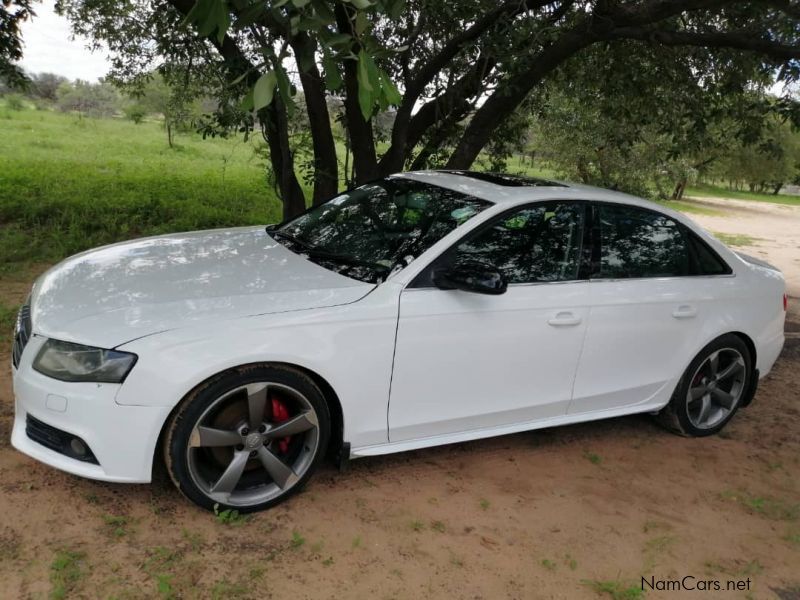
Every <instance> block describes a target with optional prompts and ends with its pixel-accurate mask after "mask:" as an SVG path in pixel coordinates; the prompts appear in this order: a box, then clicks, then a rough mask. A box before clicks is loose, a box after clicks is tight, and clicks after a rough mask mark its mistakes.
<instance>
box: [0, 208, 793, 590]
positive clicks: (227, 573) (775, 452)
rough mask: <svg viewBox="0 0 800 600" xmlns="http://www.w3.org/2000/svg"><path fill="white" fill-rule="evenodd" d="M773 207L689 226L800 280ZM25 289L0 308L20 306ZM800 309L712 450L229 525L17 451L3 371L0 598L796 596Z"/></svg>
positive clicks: (394, 466)
mask: <svg viewBox="0 0 800 600" xmlns="http://www.w3.org/2000/svg"><path fill="white" fill-rule="evenodd" d="M772 210H773V209H772V208H771V207H770V208H769V209H768V210H767V211H760V212H761V213H764V212H766V213H767V214H766V215H763V214H762V216H753V215H752V214H751V213H749V212H746V211H745V207H741V208H740V207H738V204H737V208H736V210H735V211H733V212H732V216H731V217H729V218H728V219H723V218H719V217H714V218H704V217H701V218H699V219H698V221H700V222H702V223H703V224H704V225H706V226H708V227H709V228H711V229H713V230H714V231H729V232H731V233H748V234H750V235H753V236H756V237H760V238H765V239H770V240H773V241H770V242H769V243H767V242H759V246H757V247H756V248H754V250H756V252H765V253H766V254H767V256H768V258H769V259H770V260H771V261H772V262H774V263H776V264H778V265H780V266H782V267H784V268H787V265H788V266H789V267H792V265H794V266H795V268H796V265H797V259H798V258H800V253H798V252H797V247H798V245H797V244H796V243H795V245H794V254H792V252H791V249H789V250H786V247H785V246H783V244H790V243H791V242H790V241H789V240H790V239H794V240H795V241H796V239H797V238H796V237H795V238H792V236H796V235H797V232H800V228H798V226H797V222H795V223H794V225H793V227H794V230H792V228H791V227H789V226H788V225H787V226H786V227H785V228H784V227H783V226H781V228H779V229H778V228H776V229H773V228H772V225H770V226H766V225H763V224H762V223H761V219H766V218H769V219H771V218H772V217H771V216H770V215H771V212H772ZM743 212H744V213H745V214H740V213H743ZM777 214H779V215H782V214H783V213H782V211H779V212H778V213H777ZM712 219H713V220H712ZM778 220H779V221H783V218H781V217H779V218H778ZM745 224H746V225H747V227H748V228H746V229H744V228H741V227H739V226H740V225H745ZM777 231H780V232H782V233H781V237H780V239H779V238H778V236H777V235H776V232H777ZM767 232H769V235H768V234H767ZM784 234H785V236H784ZM784 251H785V252H784ZM795 276H796V272H795ZM30 279H31V277H30V274H28V275H22V276H18V277H16V281H12V280H8V279H5V280H3V281H2V282H0V290H2V292H1V293H2V295H3V296H4V297H6V298H7V299H13V300H14V301H16V302H19V301H20V300H22V298H23V297H24V295H25V294H26V292H27V289H28V285H29V284H28V282H29V281H30ZM795 281H797V280H796V279H795ZM795 289H797V288H795ZM795 293H796V292H795ZM799 308H800V306H799V305H798V303H797V302H795V303H794V305H793V306H792V309H791V312H790V316H789V322H788V323H787V331H788V332H789V333H788V337H787V342H786V347H785V349H784V352H783V355H782V357H781V359H780V360H779V362H778V363H777V365H776V367H775V369H774V371H773V373H772V374H771V375H770V376H769V377H768V378H767V379H766V380H764V381H763V382H762V385H761V388H760V390H759V393H758V395H757V397H756V400H755V402H754V404H753V405H752V406H751V407H749V408H747V409H746V410H743V411H742V412H740V413H739V415H738V416H737V417H736V419H734V421H733V422H732V423H731V424H730V425H729V427H728V428H727V429H726V431H725V432H723V434H722V435H719V436H717V437H714V438H709V439H703V440H696V439H684V438H680V437H676V436H674V435H671V434H669V433H667V432H665V431H663V430H662V429H660V428H658V427H657V426H656V425H654V424H653V423H652V422H651V421H650V420H649V419H648V418H647V417H644V416H641V417H630V418H623V419H614V420H609V421H605V422H600V423H594V424H586V425H579V426H572V427H562V428H558V429H551V430H544V431H539V432H533V433H523V434H517V435H512V436H506V437H502V438H496V439H493V440H488V441H480V442H473V443H468V444H459V445H455V446H450V447H445V448H438V449H432V450H424V451H418V452H411V453H406V454H401V455H396V456H391V457H384V458H373V459H362V460H359V461H355V462H353V463H352V465H351V469H350V470H349V471H347V472H345V473H339V472H337V471H335V470H334V469H333V468H331V467H328V468H325V469H323V471H322V472H320V473H318V474H317V476H316V477H315V478H314V479H313V480H312V482H311V484H310V485H309V486H308V488H307V489H306V491H305V492H304V493H303V494H301V495H299V496H297V497H295V498H293V499H292V500H290V501H289V502H288V503H285V504H283V505H282V506H280V507H278V508H276V509H274V510H271V511H269V512H266V513H261V514H258V515H255V516H253V517H251V518H249V519H247V520H241V519H240V520H234V521H233V522H224V520H223V519H219V518H215V517H214V515H212V514H210V513H206V512H202V511H200V510H198V509H195V508H194V507H193V506H191V505H190V504H188V502H187V501H185V500H184V499H182V498H181V497H180V496H179V495H178V494H177V493H176V492H175V491H174V490H173V489H172V487H171V486H170V484H168V483H166V482H164V481H161V482H158V483H155V484H153V485H149V486H147V485H142V486H123V485H111V484H103V483H97V482H92V481H86V480H82V479H78V478H76V477H72V476H70V475H66V474H63V473H60V472H58V471H55V470H53V469H50V468H48V467H46V466H44V465H40V464H38V463H36V462H35V461H33V460H31V459H28V458H26V457H24V456H22V455H20V454H18V453H16V452H15V451H14V450H13V449H12V448H11V447H10V446H9V443H8V438H9V434H10V426H11V421H12V412H13V406H12V396H11V386H10V381H9V372H8V369H7V368H4V369H2V370H0V515H2V517H0V581H1V582H2V586H1V587H0V597H2V598H29V597H30V598H45V597H48V596H49V595H51V594H52V593H53V592H56V593H58V592H59V591H64V592H66V596H67V597H76V598H100V597H102V598H109V597H116V598H150V597H159V596H160V597H164V598H168V597H185V598H276V599H277V598H280V599H283V600H285V599H288V598H291V599H295V598H338V597H349V598H366V597H370V598H420V597H447V598H451V597H454V598H470V599H481V598H486V599H494V598H570V599H571V598H596V597H599V595H602V593H601V592H600V591H598V589H597V587H598V586H605V587H606V588H608V589H616V590H617V591H618V592H619V593H620V595H618V596H616V597H619V598H637V597H640V596H637V595H633V594H631V595H628V596H625V595H621V594H622V591H623V590H624V589H625V588H627V587H629V586H633V587H634V588H635V589H637V590H638V589H640V585H641V583H640V581H641V580H640V578H641V577H642V576H644V577H647V578H650V577H651V576H652V577H655V578H656V579H660V580H664V579H680V578H682V577H684V576H687V575H689V576H693V577H695V578H696V580H704V579H708V580H718V581H720V582H721V584H722V586H723V589H724V586H725V585H726V582H727V580H736V581H742V582H746V580H748V579H749V580H750V583H749V591H736V592H725V591H721V592H704V593H703V592H695V593H694V594H691V593H688V594H685V597H698V598H775V597H779V598H782V599H789V598H795V599H797V598H800V435H798V433H799V432H800V406H798V392H797V390H798V388H800V310H798V309H799ZM8 360H9V357H8V353H7V352H5V353H2V354H0V362H2V363H3V364H7V361H8ZM742 585H746V583H743V584H742ZM606 597H612V595H611V594H607V595H606ZM646 597H648V598H661V597H664V598H668V597H675V594H674V593H665V592H650V591H648V592H647V594H646ZM678 597H684V596H681V595H678Z"/></svg>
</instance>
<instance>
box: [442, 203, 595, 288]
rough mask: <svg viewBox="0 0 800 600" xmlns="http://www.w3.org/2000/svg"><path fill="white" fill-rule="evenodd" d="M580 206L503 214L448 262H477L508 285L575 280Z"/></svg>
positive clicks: (581, 218)
mask: <svg viewBox="0 0 800 600" xmlns="http://www.w3.org/2000/svg"><path fill="white" fill-rule="evenodd" d="M584 213H585V210H584V205H583V204H579V203H564V202H546V203H541V204H535V205H532V206H527V207H525V208H522V209H520V210H517V211H514V212H513V213H507V214H505V215H503V216H502V217H500V218H499V219H498V220H497V221H495V222H494V223H492V224H490V225H489V226H488V227H487V228H484V229H481V230H479V232H478V233H477V234H475V235H473V236H470V237H469V238H468V239H467V240H465V241H463V242H461V243H460V244H458V245H457V246H456V247H455V248H454V249H453V250H451V251H450V253H449V256H448V259H449V260H448V262H449V263H450V264H459V263H464V262H478V263H483V264H486V265H488V266H492V267H495V268H497V269H499V270H500V272H501V273H503V275H504V276H505V277H506V280H507V281H508V283H511V284H513V283H532V282H537V281H569V280H574V279H577V278H578V271H579V268H580V263H581V250H582V239H583V221H584Z"/></svg>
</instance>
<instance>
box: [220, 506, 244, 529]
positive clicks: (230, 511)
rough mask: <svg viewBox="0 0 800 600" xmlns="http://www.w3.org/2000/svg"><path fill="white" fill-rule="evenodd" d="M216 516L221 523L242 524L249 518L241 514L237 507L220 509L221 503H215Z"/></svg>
mask: <svg viewBox="0 0 800 600" xmlns="http://www.w3.org/2000/svg"><path fill="white" fill-rule="evenodd" d="M214 517H215V518H216V520H217V523H219V524H221V525H242V524H244V523H246V522H247V521H248V520H249V517H248V516H247V515H243V514H240V513H239V511H238V510H236V509H235V508H226V509H225V510H220V509H219V504H215V505H214Z"/></svg>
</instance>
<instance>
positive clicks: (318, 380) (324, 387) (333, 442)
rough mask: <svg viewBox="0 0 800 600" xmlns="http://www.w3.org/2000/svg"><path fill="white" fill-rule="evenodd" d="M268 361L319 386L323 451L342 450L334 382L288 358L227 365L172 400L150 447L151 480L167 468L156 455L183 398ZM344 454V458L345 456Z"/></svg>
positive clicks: (339, 406)
mask: <svg viewBox="0 0 800 600" xmlns="http://www.w3.org/2000/svg"><path fill="white" fill-rule="evenodd" d="M267 365H270V366H279V367H285V368H290V369H295V370H297V371H300V372H301V373H303V375H306V376H307V377H309V378H310V379H311V380H312V381H313V382H314V383H315V384H316V385H317V386H318V387H319V388H320V390H321V391H322V395H323V397H324V398H325V402H326V403H327V405H328V410H329V411H330V417H331V436H330V439H329V440H328V448H327V450H326V453H327V454H328V456H329V457H330V456H334V457H336V456H337V455H338V453H339V452H340V451H341V448H342V446H343V442H344V413H343V411H342V404H341V401H340V400H339V396H338V394H337V393H336V391H335V390H334V389H333V386H332V385H331V384H330V383H328V381H327V380H326V379H325V378H324V377H323V376H322V375H320V374H319V373H317V372H315V371H313V370H311V369H309V368H308V367H304V366H302V365H298V364H294V363H289V362H282V361H274V360H269V361H262V362H253V363H246V364H243V365H238V366H235V367H230V368H228V369H224V370H223V371H220V372H219V373H215V374H214V375H211V376H210V377H206V378H205V379H204V380H203V381H201V382H200V383H198V384H197V385H195V386H194V387H192V389H190V390H189V391H188V392H186V393H185V394H184V395H183V396H182V397H181V399H180V400H178V402H176V403H175V406H173V407H172V410H170V411H169V414H168V415H167V418H166V419H164V422H163V423H162V424H161V430H160V431H159V433H158V440H157V442H156V445H155V448H154V450H153V457H152V467H151V470H152V478H153V480H155V479H157V478H159V479H160V478H161V477H160V475H161V471H162V470H163V471H166V468H165V467H164V461H163V459H161V460H158V457H160V456H162V455H163V449H164V439H165V437H166V434H167V430H168V429H169V425H170V423H171V422H172V419H173V418H174V417H175V414H176V413H177V412H178V411H179V410H180V408H181V407H182V406H183V404H184V402H185V401H186V400H187V399H188V398H190V397H191V396H192V395H193V394H195V393H196V392H197V390H199V389H200V388H202V387H204V386H206V385H208V384H209V383H211V382H212V381H214V380H215V379H219V378H220V377H223V376H225V375H227V374H229V373H232V372H234V371H241V370H244V369H248V368H252V367H257V366H259V367H260V366H267ZM344 458H345V460H346V459H347V458H348V457H344Z"/></svg>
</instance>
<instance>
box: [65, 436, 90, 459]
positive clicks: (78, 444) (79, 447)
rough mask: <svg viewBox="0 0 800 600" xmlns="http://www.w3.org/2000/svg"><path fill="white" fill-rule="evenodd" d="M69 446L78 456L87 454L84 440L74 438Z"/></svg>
mask: <svg viewBox="0 0 800 600" xmlns="http://www.w3.org/2000/svg"><path fill="white" fill-rule="evenodd" d="M69 447H70V449H71V450H72V451H73V452H74V453H75V454H76V455H77V456H81V457H82V456H86V444H84V443H83V440H80V439H78V438H72V441H71V442H70V443H69Z"/></svg>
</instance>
